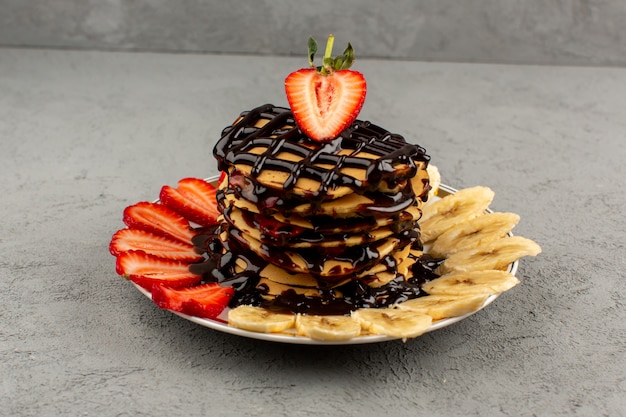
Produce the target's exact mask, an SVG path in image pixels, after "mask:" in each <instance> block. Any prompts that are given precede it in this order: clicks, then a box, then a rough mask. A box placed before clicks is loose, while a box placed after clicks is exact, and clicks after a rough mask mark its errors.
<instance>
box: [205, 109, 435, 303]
mask: <svg viewBox="0 0 626 417" xmlns="http://www.w3.org/2000/svg"><path fill="white" fill-rule="evenodd" d="M213 154H214V156H215V158H216V159H217V161H218V169H219V170H220V171H222V172H224V173H225V174H226V175H224V177H223V179H222V181H220V184H219V185H218V190H217V192H216V198H217V202H218V209H219V210H220V212H221V214H222V217H221V220H222V223H221V224H220V226H219V228H220V231H219V233H218V235H219V239H218V240H219V242H217V243H216V242H213V244H214V246H216V247H221V250H220V253H219V255H216V259H215V260H214V261H213V260H212V261H211V262H213V264H215V266H216V267H215V272H211V274H212V275H213V276H214V277H217V280H218V281H221V282H226V283H228V284H233V286H234V287H235V288H236V291H237V294H238V295H237V296H236V301H235V304H237V305H239V304H241V303H243V302H249V303H252V304H255V303H261V305H265V306H268V307H269V308H273V309H283V308H284V309H287V310H290V311H294V312H308V313H312V312H316V313H315V314H333V312H334V313H337V314H345V312H346V309H347V308H349V309H352V308H355V305H354V299H355V296H357V295H356V294H359V295H358V298H359V299H361V301H360V303H361V304H363V305H362V306H374V305H376V306H379V305H385V304H386V303H391V302H393V300H396V299H402V298H403V297H407V296H409V295H407V294H409V293H412V294H413V296H415V294H417V292H419V288H418V286H417V285H416V284H414V283H408V281H407V280H408V279H409V278H410V277H411V275H412V264H413V263H414V262H415V258H414V257H415V256H417V255H415V254H416V253H421V252H420V251H421V247H422V243H421V241H420V231H419V226H418V223H417V221H418V220H419V218H420V217H421V207H422V205H423V202H424V201H425V200H426V198H427V196H428V192H429V190H430V185H429V177H428V172H427V168H428V162H429V157H428V156H427V155H426V154H425V151H424V149H423V148H421V147H420V146H417V145H413V144H409V143H407V142H406V140H405V139H404V138H403V137H402V136H400V135H397V134H392V133H390V132H388V131H387V130H385V129H383V128H381V127H379V126H376V125H373V124H371V123H369V122H364V121H360V120H356V121H355V122H354V123H353V124H352V125H351V126H350V127H349V128H347V129H345V130H344V131H343V132H342V133H341V134H340V135H339V136H338V137H337V138H334V139H332V140H330V141H328V142H324V143H319V142H315V141H313V140H311V139H309V138H308V137H306V136H305V135H304V134H303V133H302V132H301V131H300V130H299V129H298V128H297V126H296V123H295V121H294V119H293V115H292V113H291V111H290V110H289V109H286V108H281V107H275V106H272V105H265V106H261V107H258V108H256V109H253V110H250V111H246V112H243V113H241V114H240V116H239V117H238V118H237V119H236V120H235V122H234V123H233V125H231V126H228V127H226V128H225V129H224V130H223V132H222V137H221V138H220V140H219V141H218V143H217V144H216V146H215V148H214V150H213ZM229 275H230V276H231V278H222V277H228V276H229ZM253 294H256V295H253ZM344 294H348V295H344ZM367 294H371V297H368V296H367ZM240 295H241V296H240ZM237 297H239V298H237ZM241 297H243V298H241ZM255 297H260V298H255ZM257 305H258V304H257ZM348 306H351V307H348Z"/></svg>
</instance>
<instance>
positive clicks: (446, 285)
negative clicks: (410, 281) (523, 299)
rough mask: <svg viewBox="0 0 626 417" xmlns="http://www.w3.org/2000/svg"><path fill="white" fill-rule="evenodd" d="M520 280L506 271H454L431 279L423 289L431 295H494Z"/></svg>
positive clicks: (511, 286)
mask: <svg viewBox="0 0 626 417" xmlns="http://www.w3.org/2000/svg"><path fill="white" fill-rule="evenodd" d="M517 284H519V280H518V279H517V278H516V277H515V275H512V274H510V273H508V272H506V271H496V270H489V271H470V272H452V273H450V274H446V275H442V276H441V277H439V278H437V279H434V280H432V281H429V282H427V283H425V284H424V285H422V289H423V290H424V291H426V292H427V293H428V294H431V295H448V296H466V297H467V296H472V295H492V294H499V293H501V292H504V291H507V290H509V289H511V288H513V287H514V286H516V285H517Z"/></svg>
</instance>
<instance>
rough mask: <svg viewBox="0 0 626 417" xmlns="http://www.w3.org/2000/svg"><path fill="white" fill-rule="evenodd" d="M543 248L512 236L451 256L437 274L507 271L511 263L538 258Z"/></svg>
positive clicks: (527, 240) (520, 237)
mask: <svg viewBox="0 0 626 417" xmlns="http://www.w3.org/2000/svg"><path fill="white" fill-rule="evenodd" d="M539 253H541V247H540V246H539V245H538V244H537V243H535V242H534V241H532V240H530V239H527V238H525V237H522V236H511V237H505V238H502V239H498V240H495V241H493V242H489V243H487V244H484V245H481V246H478V247H475V248H470V249H465V250H462V251H459V252H457V253H455V254H452V255H450V256H449V257H448V258H447V259H446V260H445V261H443V263H442V264H441V265H439V267H438V268H437V269H436V270H435V272H436V273H437V274H439V275H443V274H447V273H449V272H453V271H484V270H487V269H505V268H506V267H507V266H508V265H509V264H510V263H511V262H514V261H516V260H518V259H519V258H522V257H524V256H536V255H538V254H539Z"/></svg>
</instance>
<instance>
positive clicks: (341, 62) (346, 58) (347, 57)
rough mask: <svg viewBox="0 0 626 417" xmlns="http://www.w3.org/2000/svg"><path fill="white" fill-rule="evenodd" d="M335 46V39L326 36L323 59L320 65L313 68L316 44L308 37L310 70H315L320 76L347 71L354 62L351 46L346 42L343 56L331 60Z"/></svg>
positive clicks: (331, 36)
mask: <svg viewBox="0 0 626 417" xmlns="http://www.w3.org/2000/svg"><path fill="white" fill-rule="evenodd" d="M334 44H335V37H334V36H333V35H328V40H327V41H326V50H325V51H324V57H323V58H322V65H320V66H319V67H316V66H315V63H314V60H315V54H316V53H317V42H316V41H315V39H313V38H311V37H309V44H308V49H309V65H310V66H311V67H312V68H316V69H317V71H318V72H319V73H320V74H322V75H329V74H332V73H333V72H334V71H339V70H343V69H348V68H350V66H351V65H352V62H353V61H354V49H352V45H350V42H348V46H347V47H346V49H345V50H344V51H343V54H342V55H340V56H338V57H335V58H333V57H332V54H333V46H334Z"/></svg>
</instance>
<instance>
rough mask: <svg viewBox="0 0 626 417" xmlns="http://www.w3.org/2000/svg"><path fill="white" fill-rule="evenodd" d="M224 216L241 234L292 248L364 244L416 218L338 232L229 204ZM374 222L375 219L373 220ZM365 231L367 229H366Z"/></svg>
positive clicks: (401, 228)
mask: <svg viewBox="0 0 626 417" xmlns="http://www.w3.org/2000/svg"><path fill="white" fill-rule="evenodd" d="M224 219H225V220H226V221H227V222H228V223H229V224H230V225H231V226H233V227H235V228H237V229H239V230H240V231H241V232H242V233H244V234H246V235H248V236H250V237H251V238H252V239H256V240H258V241H260V242H261V243H264V244H267V245H273V246H278V247H291V248H295V249H298V248H312V247H324V248H339V247H348V246H357V245H364V244H367V243H370V242H374V241H378V240H381V239H384V238H387V237H390V236H392V235H394V234H397V233H400V232H402V231H406V230H410V229H413V228H415V227H416V224H415V222H416V220H414V219H413V218H411V219H410V220H408V221H398V222H396V223H391V224H390V225H387V226H380V227H368V228H365V229H364V228H358V227H354V228H343V230H338V231H337V232H336V233H332V232H328V231H318V230H314V229H306V228H302V227H297V226H292V225H289V224H285V223H280V222H278V221H275V220H274V219H271V218H266V217H263V216H261V215H258V214H255V213H251V212H248V211H246V210H241V209H238V208H236V207H229V208H227V209H225V210H224ZM372 222H373V221H372ZM364 230H366V232H364Z"/></svg>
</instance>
